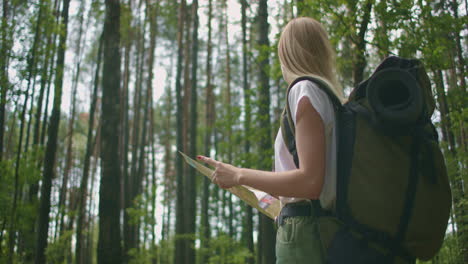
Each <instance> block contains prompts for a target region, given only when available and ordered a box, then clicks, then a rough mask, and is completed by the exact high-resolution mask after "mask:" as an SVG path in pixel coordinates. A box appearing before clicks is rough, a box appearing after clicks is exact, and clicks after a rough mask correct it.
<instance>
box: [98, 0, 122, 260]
mask: <svg viewBox="0 0 468 264" xmlns="http://www.w3.org/2000/svg"><path fill="white" fill-rule="evenodd" d="M103 39H104V40H103V41H104V44H103V52H104V53H103V56H104V57H103V58H104V61H103V78H102V127H101V129H102V131H101V133H102V141H101V185H100V190H99V241H98V251H97V252H98V254H97V255H98V263H99V264H103V263H121V262H122V247H121V239H120V231H119V230H120V204H119V198H120V178H121V168H120V160H119V157H120V155H119V134H120V106H119V102H120V50H119V48H120V1H117V0H106V16H105V23H104V33H103Z"/></svg>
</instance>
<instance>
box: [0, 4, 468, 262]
mask: <svg viewBox="0 0 468 264" xmlns="http://www.w3.org/2000/svg"><path fill="white" fill-rule="evenodd" d="M467 9H468V5H467V1H466V0H432V1H427V0H392V1H385V0H297V1H292V0H289V1H288V0H275V1H268V2H267V1H266V0H258V1H245V0H239V1H235V0H229V1H227V0H219V1H213V0H203V1H197V0H192V1H186V0H180V1H169V0H122V1H118V0H105V1H104V0H100V1H90V0H82V1H76V0H2V6H1V7H0V10H1V13H2V16H1V17H2V18H1V21H0V23H1V27H0V43H1V45H0V88H1V90H0V91H1V94H0V182H1V184H0V262H1V263H33V262H34V263H46V262H47V263H176V264H178V263H259V264H267V263H274V243H275V241H274V240H275V230H274V225H273V223H272V221H271V220H269V219H267V218H265V217H262V216H259V215H258V213H257V212H256V211H253V210H252V208H250V207H248V206H246V205H245V204H243V203H241V202H240V201H239V200H238V199H236V198H235V197H232V196H231V195H230V194H229V193H228V192H226V191H224V190H221V189H219V188H217V187H216V186H215V185H211V184H209V182H208V181H207V180H206V179H205V178H204V177H202V176H200V175H196V173H195V172H194V171H193V170H192V169H190V168H188V167H186V166H184V164H183V162H182V160H181V157H180V155H177V152H176V150H182V151H184V152H186V153H189V154H190V155H191V156H195V155H196V154H205V155H209V156H212V157H214V158H217V159H221V160H223V161H226V162H231V163H233V164H235V165H238V166H244V167H251V168H258V169H265V170H269V169H271V164H272V153H273V151H272V141H273V139H274V137H275V135H276V133H277V129H278V126H279V116H280V113H281V110H282V107H283V103H284V93H285V89H286V84H285V82H284V81H283V80H282V77H281V70H280V67H279V63H278V58H277V54H276V44H277V41H278V37H279V34H278V32H280V30H281V28H282V27H283V26H284V25H285V24H286V23H287V22H288V21H289V20H290V19H291V18H293V17H296V16H311V17H314V18H316V19H318V20H320V21H321V22H322V23H323V24H324V25H325V27H326V29H327V30H328V32H329V35H330V39H331V41H332V43H333V46H334V47H335V49H336V53H337V62H338V66H339V78H340V81H341V83H342V84H343V86H344V88H345V90H346V92H348V93H349V91H350V90H351V87H353V86H355V85H356V84H357V83H359V82H361V81H362V80H363V79H365V78H367V77H368V76H369V75H370V73H371V72H372V70H373V69H374V68H375V66H376V65H377V64H378V63H379V61H380V60H382V59H383V58H385V57H386V56H388V55H399V56H403V57H411V58H419V59H421V60H423V62H424V64H425V66H426V69H427V71H428V73H429V75H430V78H431V81H432V88H433V92H434V95H435V97H436V99H437V112H436V113H435V114H434V116H433V121H434V122H436V123H437V126H438V131H439V134H440V139H441V146H442V147H443V149H444V155H445V159H446V163H447V166H448V169H449V175H450V182H451V186H452V190H453V206H452V211H451V218H450V223H449V228H448V230H447V235H446V239H445V243H444V245H443V247H442V249H441V251H440V253H439V254H438V255H437V257H436V258H435V259H434V260H432V261H431V262H432V263H468V246H467V245H468V216H467V210H468V200H467V198H466V192H467V190H468V185H467V172H466V169H467V168H466V166H467V164H468V162H467V157H468V156H467V134H466V126H465V124H466V121H467V119H468V110H467V108H466V105H467V99H468V97H467V96H466V88H467V87H466V77H467V75H466V63H465V61H466V54H467V52H468V49H467V39H466V36H467V32H468V28H467V24H468V23H467Z"/></svg>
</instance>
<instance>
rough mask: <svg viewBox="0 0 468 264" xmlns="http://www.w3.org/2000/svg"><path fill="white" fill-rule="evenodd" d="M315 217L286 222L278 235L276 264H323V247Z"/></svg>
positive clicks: (292, 218) (297, 217) (304, 217)
mask: <svg viewBox="0 0 468 264" xmlns="http://www.w3.org/2000/svg"><path fill="white" fill-rule="evenodd" d="M316 219H317V218H316V217H315V216H296V217H290V218H287V219H285V220H284V224H283V225H281V226H280V227H279V228H278V231H277V233H276V264H305V263H307V264H322V263H324V261H323V256H322V245H321V243H320V238H319V233H318V225H317V221H316Z"/></svg>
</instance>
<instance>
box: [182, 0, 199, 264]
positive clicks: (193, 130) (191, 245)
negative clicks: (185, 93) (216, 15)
mask: <svg viewBox="0 0 468 264" xmlns="http://www.w3.org/2000/svg"><path fill="white" fill-rule="evenodd" d="M192 21H193V28H192V47H191V49H192V54H191V55H192V59H191V60H192V79H191V85H190V88H191V91H190V124H189V131H190V132H189V133H190V136H189V138H190V143H189V148H190V149H189V154H190V156H191V157H194V156H195V155H197V115H198V111H197V103H198V102H197V101H198V97H197V82H198V78H197V70H198V23H199V21H198V0H193V1H192ZM195 177H196V171H195V169H194V168H192V167H189V173H188V177H187V178H186V179H187V181H186V187H187V196H186V200H187V204H186V206H187V209H186V210H187V223H186V225H187V227H186V228H187V230H186V232H187V233H188V234H191V235H193V239H190V240H189V241H188V243H187V247H186V256H185V257H186V261H185V263H195V260H196V258H195V240H194V239H195V218H196V204H195V202H196V200H197V196H196V189H195V188H196V182H195V180H196V178H195Z"/></svg>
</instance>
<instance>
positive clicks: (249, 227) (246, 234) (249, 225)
mask: <svg viewBox="0 0 468 264" xmlns="http://www.w3.org/2000/svg"><path fill="white" fill-rule="evenodd" d="M240 2H241V27H242V87H243V92H244V113H245V119H244V156H245V158H244V160H245V164H244V166H245V167H247V168H249V167H251V164H249V160H250V158H249V157H248V155H249V153H250V133H251V131H250V130H251V129H250V123H251V115H252V111H251V100H250V87H249V80H248V72H249V70H248V65H247V60H248V50H247V49H248V47H247V14H246V11H247V1H246V0H241V1H240ZM244 208H245V216H244V221H243V224H242V227H243V230H242V240H243V242H244V244H245V246H246V247H247V248H248V249H249V251H250V253H251V254H252V256H253V254H254V242H253V212H252V207H251V206H249V205H244ZM254 260H255V259H254V258H252V257H250V258H248V259H247V261H246V262H247V263H249V264H253V263H254Z"/></svg>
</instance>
